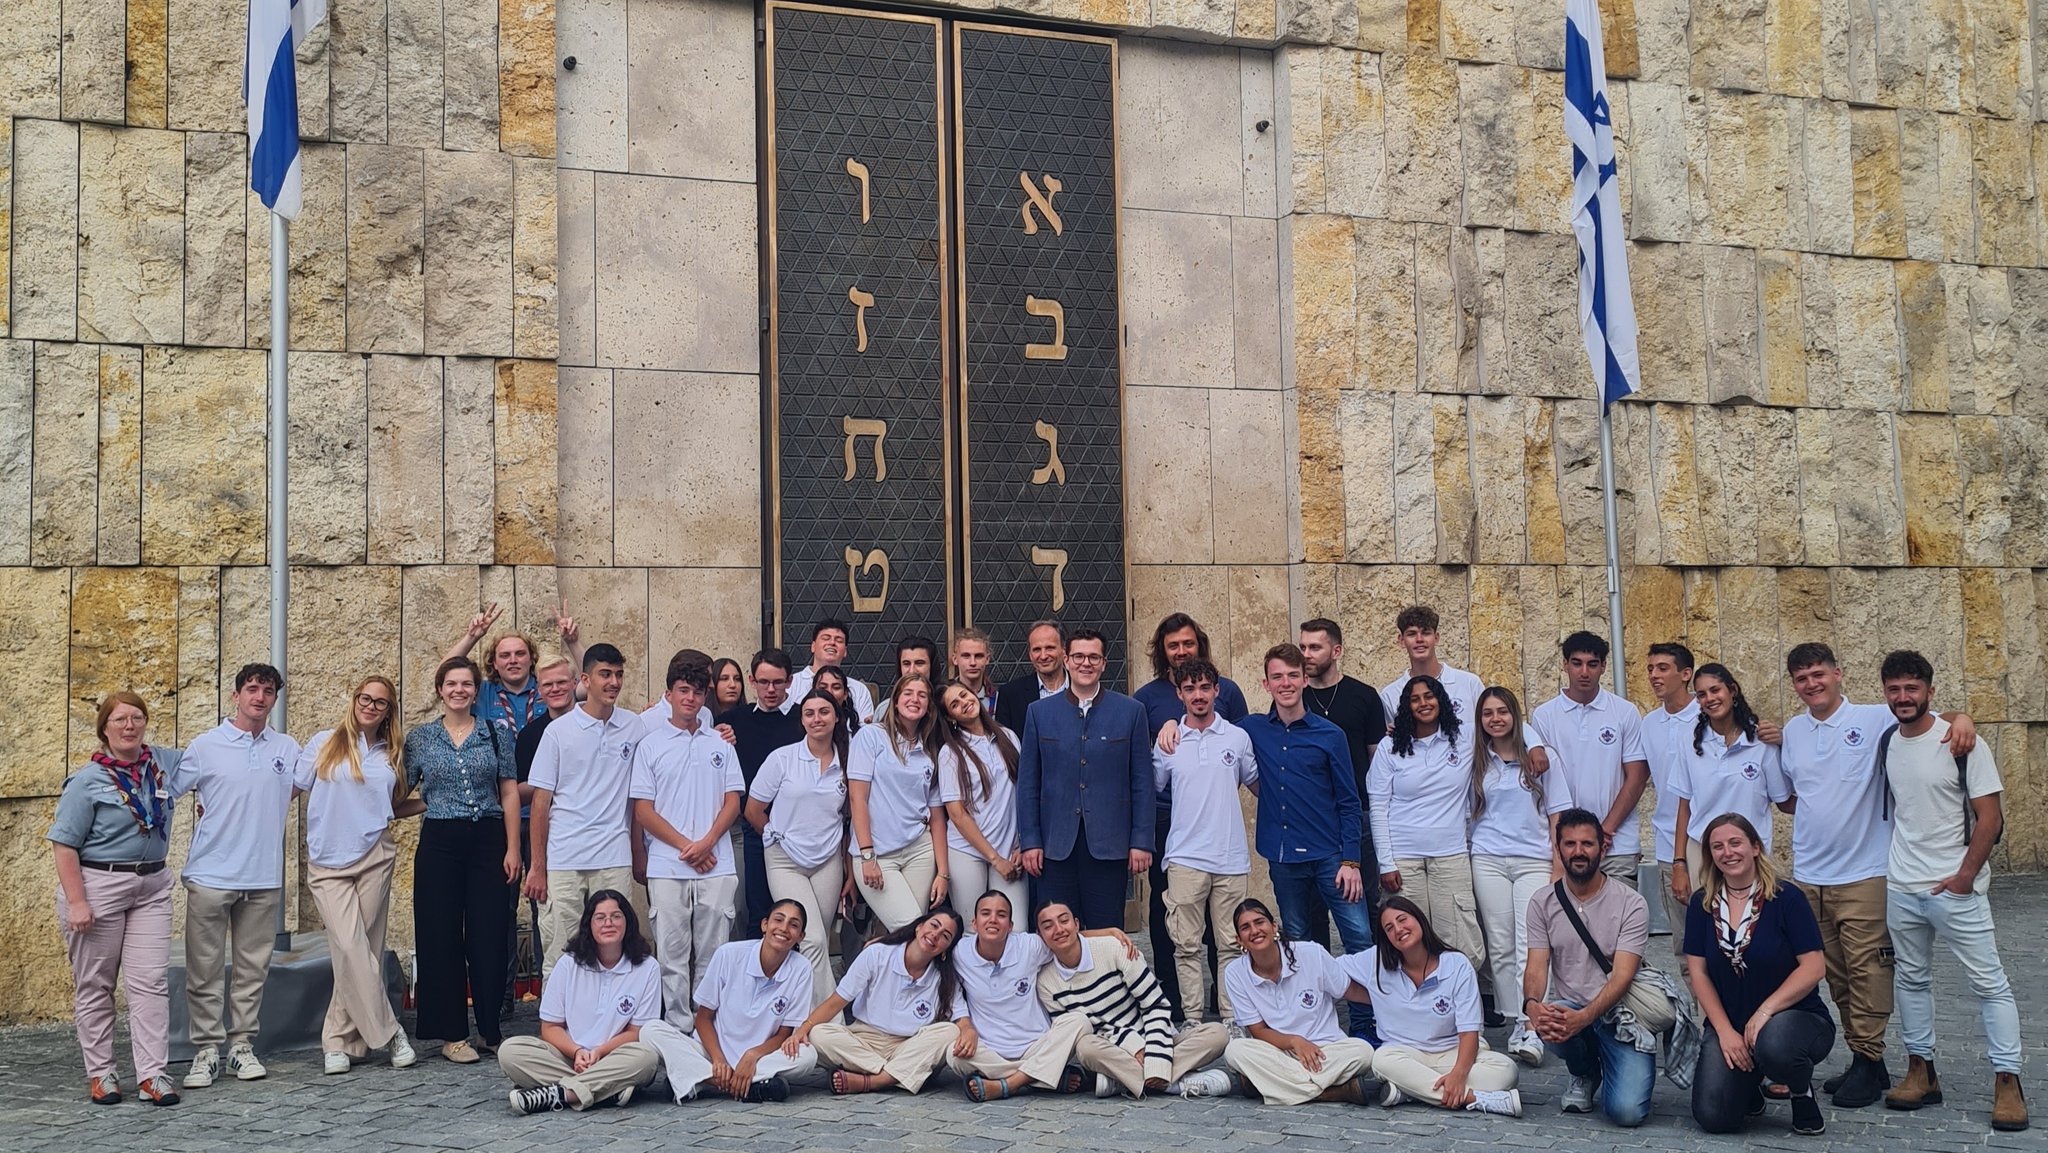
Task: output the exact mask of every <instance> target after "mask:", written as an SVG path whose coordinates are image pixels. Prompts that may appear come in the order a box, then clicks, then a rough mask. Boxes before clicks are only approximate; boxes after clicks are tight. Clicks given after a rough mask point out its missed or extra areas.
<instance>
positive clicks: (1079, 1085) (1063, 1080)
mask: <svg viewBox="0 0 2048 1153" xmlns="http://www.w3.org/2000/svg"><path fill="white" fill-rule="evenodd" d="M1087 1085H1088V1071H1087V1070H1086V1069H1083V1068H1081V1067H1080V1066H1079V1065H1069V1066H1067V1067H1066V1069H1065V1070H1063V1071H1062V1072H1061V1073H1060V1080H1059V1084H1057V1085H1054V1086H1053V1089H1052V1091H1053V1092H1055V1093H1079V1092H1080V1091H1081V1090H1082V1089H1084V1088H1086V1087H1087Z"/></svg>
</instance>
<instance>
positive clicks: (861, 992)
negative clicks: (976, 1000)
mask: <svg viewBox="0 0 2048 1153" xmlns="http://www.w3.org/2000/svg"><path fill="white" fill-rule="evenodd" d="M909 947H910V946H908V945H869V946H868V947H867V948H865V949H862V950H861V951H860V955H859V956H857V957H855V958H854V959H853V964H852V965H850V966H848V967H847V970H846V976H844V977H841V978H839V987H838V988H837V989H835V990H834V992H836V993H838V994H839V995H840V996H841V997H844V998H846V1001H847V1003H848V1004H849V1005H852V1006H853V1019H854V1020H856V1021H860V1022H862V1023H864V1024H868V1025H872V1026H874V1027H875V1028H877V1029H880V1030H881V1031H882V1032H884V1033H888V1034H890V1035H891V1036H896V1037H908V1036H910V1035H911V1034H912V1033H915V1032H917V1031H918V1030H919V1029H922V1028H924V1027H925V1026H926V1025H930V1024H932V1023H934V1022H937V1021H940V1020H943V1018H941V1017H940V1016H939V963H938V962H937V961H936V960H935V961H933V962H932V963H931V964H929V965H926V966H925V967H924V976H922V977H912V976H911V975H910V970H909V969H907V968H905V967H904V965H903V953H904V950H906V949H908V948H909ZM966 1015H967V999H966V998H964V997H955V998H953V1019H954V1020H956V1021H957V1020H959V1019H960V1018H962V1017H965V1016H966Z"/></svg>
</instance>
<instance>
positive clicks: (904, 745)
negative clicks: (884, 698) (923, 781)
mask: <svg viewBox="0 0 2048 1153" xmlns="http://www.w3.org/2000/svg"><path fill="white" fill-rule="evenodd" d="M913 683H916V684H922V685H923V686H924V695H925V709H924V716H923V717H921V718H919V719H918V720H915V721H911V722H910V731H908V732H905V731H904V720H903V715H902V714H901V713H899V712H898V711H897V710H896V702H897V701H898V700H899V699H901V698H902V696H903V690H904V689H907V688H909V687H910V686H911V685H912V684H913ZM939 707H940V706H939V697H938V694H937V693H935V692H933V691H932V679H931V678H930V677H928V676H925V675H924V674H923V673H907V674H905V675H903V676H900V677H897V678H896V684H895V685H894V686H893V687H892V688H890V690H889V703H888V705H887V707H885V708H882V709H880V710H877V711H879V712H880V713H881V714H882V715H881V716H880V717H878V718H876V723H878V724H880V725H881V726H882V734H883V735H884V736H886V737H888V738H889V751H891V752H893V753H895V754H896V755H897V756H898V757H899V758H900V757H902V756H903V755H904V753H905V752H907V751H908V750H909V749H911V748H921V749H923V750H924V755H925V756H927V757H930V758H931V761H932V766H933V767H934V768H937V767H938V763H939V748H940V747H941V745H942V744H943V743H944V742H943V740H942V739H941V736H940V733H939V716H938V714H939Z"/></svg>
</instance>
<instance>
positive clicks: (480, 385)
mask: <svg viewBox="0 0 2048 1153" xmlns="http://www.w3.org/2000/svg"><path fill="white" fill-rule="evenodd" d="M497 391H498V372H497V365H496V364H494V363H493V362H491V361H488V360H467V359H460V360H459V359H456V358H454V357H450V358H449V359H447V360H445V361H443V362H442V364H441V430H442V432H441V436H442V448H441V478H442V479H441V500H442V512H441V525H442V529H441V559H442V560H444V561H446V562H447V563H449V564H489V563H490V562H491V560H492V559H493V556H492V553H493V549H494V544H493V540H494V534H495V532H496V529H495V527H494V526H495V524H496V521H497V509H496V500H497V496H496V492H497V480H496V476H497V443H498V435H497V430H496V428H495V427H493V426H494V425H495V423H496V417H497V409H498V401H497Z"/></svg>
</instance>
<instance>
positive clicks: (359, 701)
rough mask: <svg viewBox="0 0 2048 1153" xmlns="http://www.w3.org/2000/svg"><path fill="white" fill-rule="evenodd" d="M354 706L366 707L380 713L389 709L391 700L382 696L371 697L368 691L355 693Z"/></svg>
mask: <svg viewBox="0 0 2048 1153" xmlns="http://www.w3.org/2000/svg"><path fill="white" fill-rule="evenodd" d="M356 707H357V708H359V709H368V710H370V711H371V712H373V713H382V712H389V711H390V709H391V702H390V701H387V700H385V699H384V698H383V697H373V696H371V695H370V694H368V693H357V694H356Z"/></svg>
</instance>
